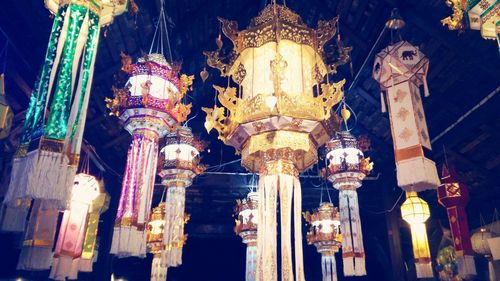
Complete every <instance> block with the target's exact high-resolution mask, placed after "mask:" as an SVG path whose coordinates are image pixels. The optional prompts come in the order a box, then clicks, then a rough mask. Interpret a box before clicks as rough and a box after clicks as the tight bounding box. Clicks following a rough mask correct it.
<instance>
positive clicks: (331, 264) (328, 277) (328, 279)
mask: <svg viewBox="0 0 500 281" xmlns="http://www.w3.org/2000/svg"><path fill="white" fill-rule="evenodd" d="M321 272H322V273H323V281H337V264H336V262H335V256H333V255H327V254H322V255H321Z"/></svg>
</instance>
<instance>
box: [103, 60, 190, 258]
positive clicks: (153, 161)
mask: <svg viewBox="0 0 500 281" xmlns="http://www.w3.org/2000/svg"><path fill="white" fill-rule="evenodd" d="M129 61H130V60H124V62H125V63H126V64H125V65H124V66H123V70H125V71H126V72H129V73H130V78H129V80H128V81H127V83H126V85H125V87H124V88H122V89H117V88H113V92H114V96H115V97H114V99H106V102H107V103H108V108H110V109H111V111H112V112H111V114H112V115H116V116H119V117H120V119H121V120H122V121H123V122H124V127H125V129H126V130H127V131H128V132H129V133H130V134H132V136H133V139H132V144H131V145H130V148H129V151H128V156H127V165H126V168H125V176H124V178H123V185H122V192H121V197H120V203H119V206H118V213H117V215H116V222H115V229H114V233H113V243H112V246H111V253H113V254H116V255H117V256H119V257H127V256H138V257H144V256H145V255H146V232H145V226H146V223H147V221H148V219H149V213H150V210H151V201H152V196H153V189H154V182H155V170H156V166H157V161H158V140H159V138H161V137H164V136H165V135H167V133H168V132H169V131H173V130H175V128H177V126H178V125H179V124H180V123H181V122H182V121H184V120H185V119H186V116H187V114H189V112H190V108H191V105H185V104H183V103H182V102H181V100H182V97H183V96H184V95H185V94H186V92H187V91H188V89H189V87H190V86H191V84H192V77H188V76H186V75H181V76H180V77H179V76H178V73H179V70H180V67H179V66H178V65H171V64H170V63H168V62H167V61H166V59H165V57H164V56H163V55H162V54H148V55H145V56H144V57H142V58H139V59H138V61H137V63H136V64H133V65H128V64H127V62H129Z"/></svg>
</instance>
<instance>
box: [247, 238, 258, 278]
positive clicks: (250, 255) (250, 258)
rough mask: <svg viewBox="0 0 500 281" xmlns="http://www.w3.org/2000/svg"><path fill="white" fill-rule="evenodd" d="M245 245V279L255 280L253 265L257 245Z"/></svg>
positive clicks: (255, 258)
mask: <svg viewBox="0 0 500 281" xmlns="http://www.w3.org/2000/svg"><path fill="white" fill-rule="evenodd" d="M251 243H253V245H247V255H246V269H245V276H246V277H245V281H255V265H256V264H257V246H256V245H255V242H251Z"/></svg>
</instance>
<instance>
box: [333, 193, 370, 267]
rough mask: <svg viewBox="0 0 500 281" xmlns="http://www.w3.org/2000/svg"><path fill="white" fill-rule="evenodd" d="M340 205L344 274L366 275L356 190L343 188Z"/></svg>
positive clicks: (340, 194)
mask: <svg viewBox="0 0 500 281" xmlns="http://www.w3.org/2000/svg"><path fill="white" fill-rule="evenodd" d="M339 207H340V222H341V230H342V258H343V262H344V263H343V264H344V275H345V276H363V275H366V267H365V258H364V246H363V234H362V229H361V218H360V215H359V206H358V194H357V193H356V191H355V190H348V189H347V190H345V189H344V190H341V191H340V193H339Z"/></svg>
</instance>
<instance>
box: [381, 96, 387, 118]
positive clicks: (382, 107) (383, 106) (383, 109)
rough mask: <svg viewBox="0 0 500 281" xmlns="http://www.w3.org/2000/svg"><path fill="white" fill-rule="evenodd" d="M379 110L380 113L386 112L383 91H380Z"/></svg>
mask: <svg viewBox="0 0 500 281" xmlns="http://www.w3.org/2000/svg"><path fill="white" fill-rule="evenodd" d="M380 111H381V112H382V113H386V112H387V106H386V105H385V98H384V92H380Z"/></svg>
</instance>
